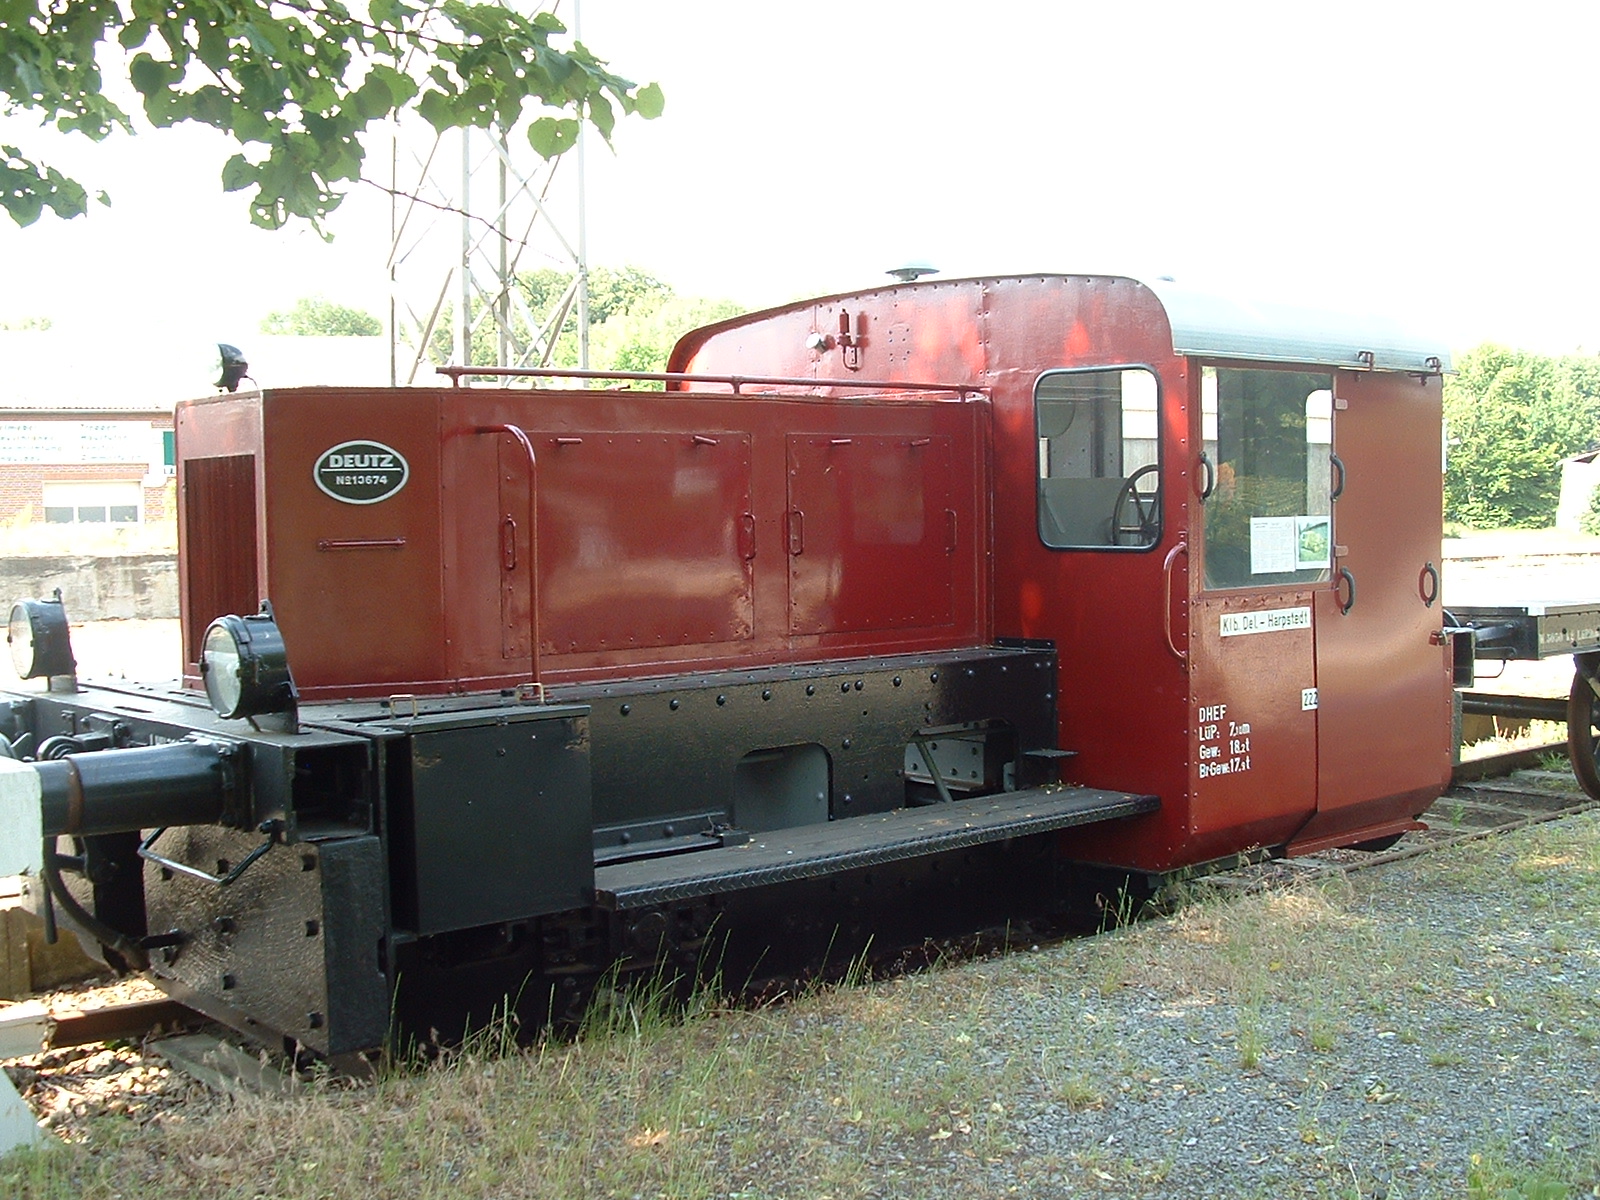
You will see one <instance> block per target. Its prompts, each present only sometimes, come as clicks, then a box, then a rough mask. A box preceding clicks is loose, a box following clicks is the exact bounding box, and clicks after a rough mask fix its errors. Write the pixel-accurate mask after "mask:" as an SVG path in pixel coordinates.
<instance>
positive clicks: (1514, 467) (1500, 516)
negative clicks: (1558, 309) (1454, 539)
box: [1444, 345, 1600, 529]
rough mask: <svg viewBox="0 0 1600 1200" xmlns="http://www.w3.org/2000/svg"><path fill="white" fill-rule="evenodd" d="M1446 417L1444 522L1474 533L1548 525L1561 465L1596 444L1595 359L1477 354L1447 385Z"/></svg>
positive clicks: (1599, 425) (1598, 378)
mask: <svg viewBox="0 0 1600 1200" xmlns="http://www.w3.org/2000/svg"><path fill="white" fill-rule="evenodd" d="M1444 411H1445V427H1446V430H1447V432H1448V436H1449V457H1448V459H1447V466H1446V470H1445V516H1446V518H1447V519H1449V520H1452V521H1460V522H1463V523H1465V524H1467V525H1470V526H1473V527H1474V528H1478V529H1501V528H1510V529H1532V528H1540V527H1544V526H1548V525H1550V524H1551V523H1552V522H1553V521H1554V519H1555V511H1556V501H1557V500H1558V499H1559V498H1560V494H1561V461H1562V460H1563V459H1565V458H1568V457H1570V456H1571V455H1573V454H1577V453H1580V452H1581V451H1583V450H1585V449H1587V448H1588V447H1589V446H1590V444H1591V443H1592V442H1594V440H1595V439H1596V438H1597V437H1600V359H1597V358H1592V357H1587V356H1582V355H1571V356H1568V357H1564V358H1550V357H1547V356H1545V355H1541V354H1530V353H1527V352H1525V351H1520V350H1508V349H1506V348H1505V347H1503V346H1493V345H1485V346H1479V347H1478V348H1477V349H1475V350H1472V351H1470V352H1469V353H1467V354H1466V355H1464V356H1463V357H1462V358H1461V360H1460V361H1459V362H1458V363H1457V364H1456V374H1455V376H1454V377H1453V378H1449V379H1447V380H1446V381H1445V389H1444Z"/></svg>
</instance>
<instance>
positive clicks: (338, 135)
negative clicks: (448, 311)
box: [0, 0, 662, 228]
mask: <svg viewBox="0 0 1600 1200" xmlns="http://www.w3.org/2000/svg"><path fill="white" fill-rule="evenodd" d="M0 13H3V15H4V20H3V22H0V32H3V34H4V36H3V37H0V113H3V114H5V115H12V114H17V113H33V114H37V115H38V116H39V117H40V119H41V120H42V122H43V123H45V124H52V125H54V126H55V127H56V128H58V129H61V130H64V131H67V132H74V133H81V134H84V135H85V136H87V137H90V138H93V139H95V140H101V139H104V138H106V137H108V136H109V135H110V134H111V133H112V132H113V131H114V130H118V129H122V130H131V128H132V125H131V121H130V118H129V116H128V114H127V113H126V112H125V111H124V110H123V109H122V108H121V107H119V106H118V105H117V103H115V101H114V100H112V99H111V98H109V97H108V96H106V94H105V92H104V89H103V84H104V82H105V80H104V78H103V77H102V74H101V63H102V61H105V62H107V63H108V64H109V61H110V60H111V59H112V58H113V57H115V61H116V64H117V70H118V72H119V73H120V72H121V71H123V70H125V71H126V72H127V76H128V78H129V80H130V81H131V83H132V85H133V88H134V89H135V90H136V91H137V92H138V94H139V96H140V97H141V102H142V106H143V109H144V113H145V115H146V116H147V117H148V118H149V119H150V121H151V123H152V124H154V125H156V126H157V127H167V126H172V125H176V124H178V123H179V122H182V121H198V122H200V123H201V124H204V125H209V126H211V127H213V128H215V129H218V130H221V131H222V132H223V133H225V134H227V135H228V136H229V137H230V138H232V139H233V140H234V141H236V142H237V143H238V144H239V145H240V147H241V151H240V153H237V154H235V155H233V156H232V157H231V158H230V159H228V161H227V163H226V164H225V165H224V167H223V169H222V184H223V186H224V187H225V188H226V189H228V190H229V191H240V190H249V191H251V193H252V194H251V197H250V216H251V220H252V222H254V223H255V224H257V225H261V226H264V227H266V228H277V227H279V226H281V225H283V224H284V223H285V222H286V221H288V220H289V219H291V218H293V217H304V218H307V219H310V220H312V221H313V222H315V221H317V220H319V219H320V218H322V217H323V216H325V215H327V214H328V213H329V212H332V211H333V210H334V209H335V208H337V207H338V205H339V202H340V200H341V199H342V198H343V194H344V191H345V189H346V188H347V187H348V185H349V184H350V183H352V182H354V181H355V180H357V179H358V178H359V177H360V173H361V169H362V163H363V159H364V150H363V147H362V145H361V141H360V138H361V136H362V134H364V133H365V132H366V131H367V129H368V128H369V127H370V126H371V125H372V124H373V123H374V122H377V121H383V120H386V119H388V118H390V117H392V116H394V115H395V114H397V113H399V112H401V111H407V110H409V111H415V112H417V113H419V114H420V115H421V116H422V117H423V118H425V119H426V120H427V121H428V122H429V123H430V124H431V125H432V126H433V127H434V128H435V129H436V130H440V131H443V130H445V129H451V128H461V127H478V128H482V129H488V128H497V129H505V130H509V129H511V128H513V127H514V126H516V125H517V124H518V122H519V120H520V119H521V118H522V116H523V115H524V114H525V113H526V112H528V111H529V110H530V109H532V110H536V111H537V115H535V116H534V118H533V119H532V121H531V122H530V123H529V124H528V126H527V134H526V136H527V139H528V142H529V144H530V145H531V146H532V147H533V149H534V150H535V151H537V152H538V153H539V154H540V155H542V156H544V157H546V158H551V157H554V156H555V155H557V154H559V153H561V152H562V151H564V150H566V149H568V148H570V147H571V146H572V145H573V144H574V143H575V142H576V141H577V137H578V129H579V126H580V123H581V122H583V121H588V122H589V123H590V124H592V125H593V126H594V127H595V128H596V129H597V130H598V131H599V132H600V133H601V134H602V135H603V136H605V137H607V138H609V137H610V135H611V131H612V129H613V127H614V126H615V123H616V119H617V114H618V112H619V110H620V112H622V113H624V114H627V113H637V114H638V115H640V116H642V117H646V118H649V117H654V116H657V115H659V114H660V112H661V108H662V96H661V90H660V88H658V87H657V86H656V85H655V84H646V85H643V86H639V85H636V84H634V83H632V82H630V81H629V80H626V79H624V78H622V77H621V76H619V75H615V74H613V73H612V72H611V71H610V70H609V69H607V67H606V64H605V63H604V62H602V61H601V60H600V59H598V58H596V57H595V56H594V55H593V54H592V53H591V52H590V51H589V50H588V49H587V48H586V47H584V46H583V45H582V44H581V43H575V44H574V45H573V46H572V48H571V49H570V50H559V49H556V48H554V47H552V46H551V45H550V39H551V38H552V37H559V36H560V35H563V34H565V33H566V28H565V26H563V25H562V23H561V22H560V21H559V20H558V19H557V18H556V17H555V16H554V15H553V14H551V13H548V12H541V13H536V14H534V15H532V16H525V15H523V14H522V13H520V12H518V11H517V10H516V9H514V8H512V7H510V6H507V5H501V4H494V3H483V2H479V0H440V2H438V3H419V2H416V0H367V2H366V3H365V5H359V4H358V5H357V6H356V7H355V8H354V9H352V8H349V7H346V5H345V4H344V3H343V2H342V0H182V2H181V3H169V2H167V0H5V2H4V4H3V5H0ZM101 198H102V199H104V197H103V196H102V197H101ZM0 203H3V204H4V206H5V208H6V210H7V212H9V213H10V215H11V217H12V219H13V220H15V221H16V222H17V223H18V224H21V225H27V224H29V223H30V222H32V221H34V220H36V219H37V218H38V217H39V215H40V213H41V212H43V211H44V210H45V209H47V208H48V209H50V210H51V211H53V212H55V213H56V214H57V215H58V216H62V217H70V216H77V215H80V214H82V213H83V212H84V211H85V210H86V208H87V204H88V195H87V193H86V191H85V189H84V188H83V186H82V185H81V184H79V183H78V182H77V181H75V180H73V179H70V178H68V177H67V176H65V175H63V174H62V173H61V172H59V171H57V170H56V169H55V168H53V167H50V166H49V165H48V164H44V163H40V162H36V161H34V159H32V158H31V157H29V156H28V155H27V154H26V153H24V151H23V150H22V149H20V148H18V147H16V146H11V145H0Z"/></svg>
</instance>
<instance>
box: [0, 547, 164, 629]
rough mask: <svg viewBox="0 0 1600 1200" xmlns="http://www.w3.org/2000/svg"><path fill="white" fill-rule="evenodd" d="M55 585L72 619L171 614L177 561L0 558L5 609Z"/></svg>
mask: <svg viewBox="0 0 1600 1200" xmlns="http://www.w3.org/2000/svg"><path fill="white" fill-rule="evenodd" d="M56 588H60V589H61V598H62V600H63V601H65V602H66V606H67V619H68V620H70V621H72V622H74V623H76V622H80V621H106V620H119V619H120V620H126V619H128V618H132V617H139V618H144V619H153V618H161V617H176V616H177V615H178V560H177V559H176V558H175V557H173V556H172V555H170V554H126V555H120V556H117V557H112V558H92V557H89V556H87V555H56V556H51V557H40V558H34V557H28V558H21V557H16V558H13V557H7V558H4V559H0V605H3V606H4V608H5V610H6V611H8V612H9V611H10V608H11V604H12V602H13V601H15V600H21V599H24V598H28V599H47V598H48V597H49V596H50V594H51V593H52V592H53V591H54V590H55V589H56Z"/></svg>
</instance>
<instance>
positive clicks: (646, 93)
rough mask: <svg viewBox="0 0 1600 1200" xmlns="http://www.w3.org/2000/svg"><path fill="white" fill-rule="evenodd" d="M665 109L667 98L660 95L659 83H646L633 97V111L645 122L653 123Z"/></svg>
mask: <svg viewBox="0 0 1600 1200" xmlns="http://www.w3.org/2000/svg"><path fill="white" fill-rule="evenodd" d="M666 107H667V98H666V96H664V95H662V93H661V85H660V84H659V83H647V84H645V85H644V86H643V87H642V88H640V89H639V90H638V91H637V92H635V93H634V96H633V111H634V112H636V113H638V114H639V115H640V116H641V117H643V118H644V119H645V120H646V121H654V120H655V119H656V118H657V117H659V116H660V115H661V114H662V112H663V111H665V109H666Z"/></svg>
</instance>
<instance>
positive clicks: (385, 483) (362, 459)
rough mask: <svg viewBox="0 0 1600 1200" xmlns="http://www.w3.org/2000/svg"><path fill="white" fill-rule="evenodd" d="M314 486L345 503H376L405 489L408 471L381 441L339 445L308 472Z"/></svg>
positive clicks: (396, 454) (400, 459)
mask: <svg viewBox="0 0 1600 1200" xmlns="http://www.w3.org/2000/svg"><path fill="white" fill-rule="evenodd" d="M311 474H312V477H313V478H315V479H316V481H317V486H318V487H319V488H321V489H322V490H323V491H325V492H327V493H328V495H330V496H332V497H333V498H334V499H335V500H341V501H343V502H344V503H346V504H376V503H378V501H380V500H387V499H388V498H389V497H390V496H392V495H394V494H395V493H396V492H398V491H399V490H400V489H401V488H403V487H405V485H406V479H407V478H408V477H409V476H410V474H411V468H410V467H408V466H407V465H406V460H405V456H404V455H403V454H401V453H400V451H398V450H395V449H394V448H392V447H390V446H385V445H384V444H383V443H382V442H340V443H339V444H338V445H337V446H335V447H333V448H332V449H331V450H326V451H324V452H323V455H322V457H321V458H319V459H317V465H316V466H315V467H314V468H313V469H312V472H311Z"/></svg>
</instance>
